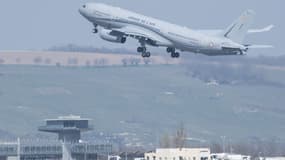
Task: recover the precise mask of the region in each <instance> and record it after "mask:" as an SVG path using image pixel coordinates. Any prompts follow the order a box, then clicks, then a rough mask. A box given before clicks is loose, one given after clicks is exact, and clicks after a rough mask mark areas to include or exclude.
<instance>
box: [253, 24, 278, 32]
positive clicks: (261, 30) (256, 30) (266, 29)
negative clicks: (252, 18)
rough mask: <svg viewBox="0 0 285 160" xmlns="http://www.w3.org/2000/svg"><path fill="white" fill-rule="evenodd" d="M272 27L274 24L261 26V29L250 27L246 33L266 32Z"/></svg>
mask: <svg viewBox="0 0 285 160" xmlns="http://www.w3.org/2000/svg"><path fill="white" fill-rule="evenodd" d="M272 28H274V25H269V26H267V27H265V28H262V29H250V30H248V33H262V32H268V31H271V30H272Z"/></svg>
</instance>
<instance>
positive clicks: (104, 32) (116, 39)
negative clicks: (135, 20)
mask: <svg viewBox="0 0 285 160" xmlns="http://www.w3.org/2000/svg"><path fill="white" fill-rule="evenodd" d="M111 32H112V30H109V29H101V31H100V37H101V38H102V39H104V40H106V41H109V42H113V43H125V42H126V40H127V39H126V37H122V36H114V35H111V34H110V33H111Z"/></svg>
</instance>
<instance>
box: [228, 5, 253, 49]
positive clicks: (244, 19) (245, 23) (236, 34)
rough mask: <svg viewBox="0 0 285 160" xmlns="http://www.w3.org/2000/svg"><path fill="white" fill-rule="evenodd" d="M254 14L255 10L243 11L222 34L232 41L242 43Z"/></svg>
mask: <svg viewBox="0 0 285 160" xmlns="http://www.w3.org/2000/svg"><path fill="white" fill-rule="evenodd" d="M254 15H255V12H254V11H252V10H247V11H245V12H244V13H243V14H242V15H241V16H240V17H239V18H238V19H237V20H236V21H234V23H232V24H231V25H230V26H229V27H228V28H227V29H226V30H225V32H224V36H225V37H226V38H229V39H231V40H232V41H234V42H237V43H242V42H243V40H244V37H245V35H246V34H247V32H248V30H249V28H250V26H251V24H252V22H253V19H254Z"/></svg>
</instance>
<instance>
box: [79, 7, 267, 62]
mask: <svg viewBox="0 0 285 160" xmlns="http://www.w3.org/2000/svg"><path fill="white" fill-rule="evenodd" d="M79 12H80V14H81V15H82V16H84V17H85V18H86V19H87V20H89V21H90V22H91V23H92V24H93V25H94V27H95V28H94V33H98V32H99V33H100V37H101V38H102V39H104V40H106V41H110V42H115V43H125V42H126V40H127V37H132V38H135V39H137V40H138V41H139V43H140V47H138V48H137V51H138V52H139V53H141V54H142V57H150V56H151V54H150V52H148V51H147V48H146V46H147V45H150V46H157V47H166V48H167V49H166V51H167V52H168V53H171V57H173V58H178V57H179V56H180V54H179V52H177V50H180V51H188V52H192V53H201V54H205V55H209V56H217V55H243V54H245V52H247V51H248V49H250V48H269V47H271V46H268V45H250V44H243V40H244V38H245V36H246V35H247V34H248V33H259V32H266V31H269V30H271V29H272V28H273V25H270V26H268V27H266V28H263V29H253V30H250V29H249V28H250V26H251V23H252V21H253V18H254V15H255V13H254V12H253V11H251V10H248V11H245V12H244V13H243V14H242V15H241V16H240V17H239V18H238V19H237V20H236V21H234V22H233V23H232V24H231V25H230V26H229V27H228V28H226V29H225V30H192V29H189V28H187V27H181V26H178V25H175V24H172V23H168V22H165V21H161V20H158V19H155V18H151V17H146V16H143V15H140V14H137V13H134V12H130V11H127V10H124V9H121V8H118V7H112V6H109V5H106V4H101V3H87V4H84V5H83V6H81V8H80V9H79Z"/></svg>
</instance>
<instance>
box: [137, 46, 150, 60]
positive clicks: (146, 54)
mask: <svg viewBox="0 0 285 160" xmlns="http://www.w3.org/2000/svg"><path fill="white" fill-rule="evenodd" d="M137 51H138V52H139V53H142V57H143V58H146V57H147V58H149V57H150V56H151V53H150V52H147V50H146V47H138V49H137Z"/></svg>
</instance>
